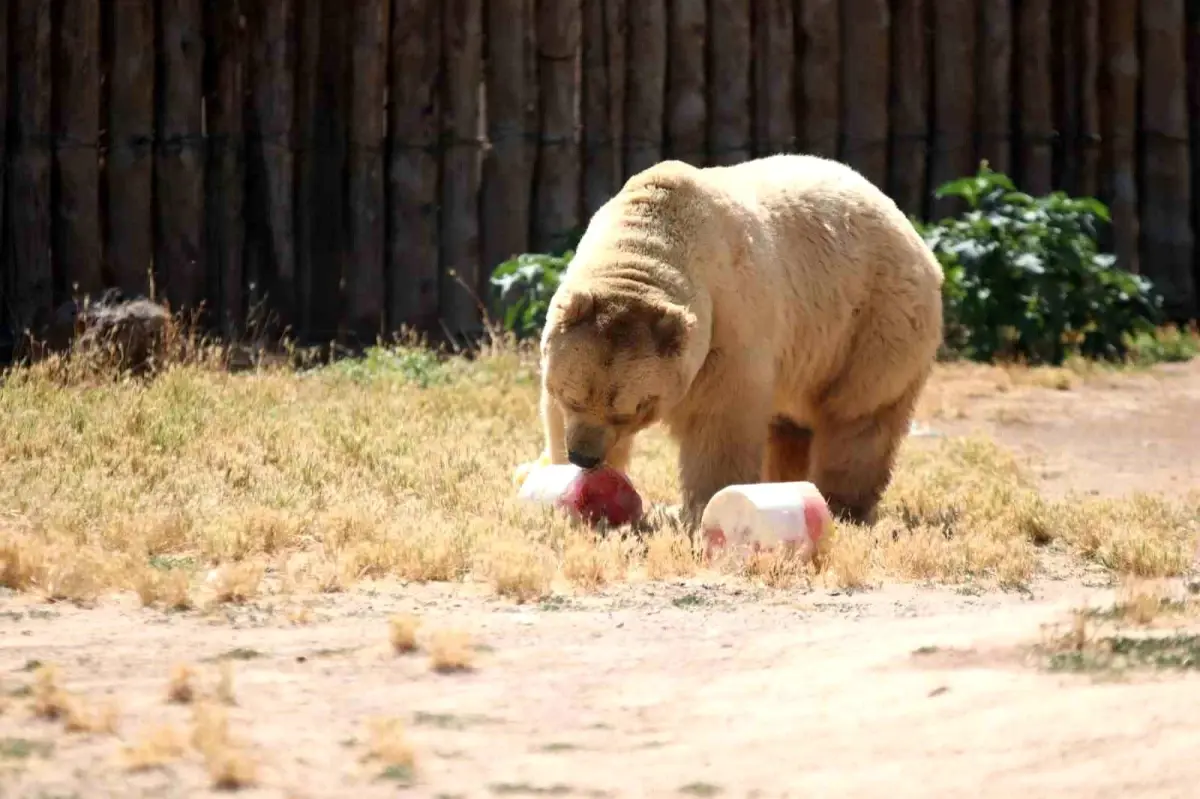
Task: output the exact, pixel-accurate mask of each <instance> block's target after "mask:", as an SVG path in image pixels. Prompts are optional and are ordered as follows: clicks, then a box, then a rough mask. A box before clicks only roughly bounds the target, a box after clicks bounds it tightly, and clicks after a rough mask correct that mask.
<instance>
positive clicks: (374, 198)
mask: <svg viewBox="0 0 1200 799" xmlns="http://www.w3.org/2000/svg"><path fill="white" fill-rule="evenodd" d="M350 8H351V9H352V13H353V15H354V28H353V37H352V49H351V69H350V77H351V91H350V120H349V122H350V133H349V145H350V148H349V159H348V172H349V174H348V176H347V179H348V183H349V190H348V193H349V198H348V201H349V213H350V252H351V259H350V262H349V264H348V265H347V266H348V268H347V269H346V317H347V318H346V327H347V331H348V333H349V334H350V335H351V337H352V338H353V339H354V340H355V344H356V345H359V346H369V345H371V344H374V343H375V341H376V340H377V339H378V338H379V337H381V336H383V335H384V334H385V332H386V331H385V330H384V304H385V301H386V298H387V291H386V288H385V281H384V216H383V215H384V206H383V198H384V187H383V141H384V128H385V121H386V116H385V115H386V113H387V111H386V109H385V108H384V89H385V88H386V86H387V83H386V81H387V44H388V43H387V36H388V21H389V16H388V0H355V2H353V3H352V4H351V6H350Z"/></svg>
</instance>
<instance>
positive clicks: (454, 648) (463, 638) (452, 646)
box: [429, 630, 475, 674]
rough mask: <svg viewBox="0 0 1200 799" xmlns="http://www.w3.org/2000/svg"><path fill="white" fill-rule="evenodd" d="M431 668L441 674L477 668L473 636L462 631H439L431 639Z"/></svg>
mask: <svg viewBox="0 0 1200 799" xmlns="http://www.w3.org/2000/svg"><path fill="white" fill-rule="evenodd" d="M429 667H430V668H431V669H433V670H434V671H436V672H439V673H441V674H450V673H453V672H456V671H471V670H473V669H474V668H475V647H474V646H473V645H472V643H471V636H469V635H467V634H466V633H465V632H462V631H461V630H438V631H437V632H435V633H434V634H433V635H432V636H430V639H429Z"/></svg>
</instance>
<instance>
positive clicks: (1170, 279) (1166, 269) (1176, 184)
mask: <svg viewBox="0 0 1200 799" xmlns="http://www.w3.org/2000/svg"><path fill="white" fill-rule="evenodd" d="M1140 22H1141V36H1142V41H1141V50H1142V54H1143V55H1142V93H1141V94H1142V101H1141V109H1142V114H1141V122H1142V142H1143V148H1142V163H1141V181H1142V207H1141V218H1142V228H1141V232H1142V242H1141V243H1142V266H1143V272H1144V273H1145V274H1146V275H1147V276H1149V277H1150V278H1151V279H1152V280H1154V281H1155V282H1156V283H1157V284H1158V289H1159V291H1161V292H1162V293H1163V297H1164V310H1165V311H1166V312H1167V313H1168V314H1169V315H1170V316H1172V317H1176V318H1182V317H1184V316H1186V315H1188V314H1189V313H1191V312H1193V311H1194V310H1195V307H1196V282H1195V276H1194V275H1193V272H1192V254H1193V252H1192V251H1193V247H1194V244H1195V240H1194V239H1195V234H1194V233H1193V231H1192V226H1191V200H1192V193H1191V173H1192V170H1191V154H1190V152H1189V131H1188V119H1187V58H1186V55H1185V43H1184V27H1185V16H1184V7H1183V0H1157V1H1156V2H1143V3H1142V4H1141V15H1140Z"/></svg>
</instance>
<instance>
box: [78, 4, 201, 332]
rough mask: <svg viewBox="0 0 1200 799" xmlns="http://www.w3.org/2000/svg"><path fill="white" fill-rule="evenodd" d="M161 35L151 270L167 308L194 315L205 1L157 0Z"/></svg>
mask: <svg viewBox="0 0 1200 799" xmlns="http://www.w3.org/2000/svg"><path fill="white" fill-rule="evenodd" d="M93 2H94V0H93ZM159 30H160V31H161V39H162V40H161V42H160V44H159V49H160V53H161V60H160V64H161V71H160V73H159V74H160V77H161V80H162V89H161V91H160V92H158V96H159V101H160V105H159V110H158V118H159V124H158V135H157V136H156V138H155V144H156V147H155V157H156V161H157V162H156V164H155V167H154V177H155V197H154V206H155V215H156V217H157V223H158V231H159V235H158V237H157V239H158V240H157V246H156V248H155V257H154V265H155V272H156V273H157V274H158V275H161V279H162V280H163V282H164V284H165V285H163V286H162V287H161V293H162V294H163V295H165V297H166V299H167V301H168V303H170V306H171V308H172V309H174V310H187V311H188V312H194V311H197V310H199V306H200V303H201V302H202V301H203V300H204V294H205V285H204V280H205V252H204V251H205V247H204V160H205V155H204V154H205V146H204V144H205V143H204V128H203V125H204V121H203V112H202V103H203V100H204V85H203V78H204V44H205V42H204V38H205V37H204V12H203V4H202V0H161V2H160V5H159Z"/></svg>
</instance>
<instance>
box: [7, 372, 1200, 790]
mask: <svg viewBox="0 0 1200 799" xmlns="http://www.w3.org/2000/svg"><path fill="white" fill-rule="evenodd" d="M938 392H941V393H938ZM956 392H957V393H956ZM964 397H965V398H967V399H966V400H964ZM951 400H953V403H952V402H951ZM938 402H943V404H944V405H946V406H949V405H951V404H953V405H954V407H955V408H956V409H957V410H956V412H955V413H954V414H951V416H952V417H954V418H946V417H945V416H941V417H939V416H937V415H935V414H932V413H927V418H926V419H925V421H926V422H927V423H928V424H930V425H932V426H933V428H934V429H935V430H936V431H938V432H939V433H942V434H946V435H960V434H963V433H967V432H970V431H972V430H983V431H986V432H988V433H990V434H992V435H993V436H995V437H996V438H997V439H999V440H1000V441H1002V442H1005V443H1007V444H1009V445H1010V446H1012V447H1014V448H1016V449H1017V450H1018V451H1020V452H1023V453H1025V454H1026V455H1028V456H1029V458H1030V460H1031V464H1033V465H1034V467H1035V468H1036V469H1037V470H1038V471H1037V473H1038V474H1040V475H1041V476H1042V478H1043V480H1044V483H1045V486H1046V489H1047V490H1048V491H1051V492H1055V493H1062V492H1066V491H1072V490H1074V491H1084V492H1098V493H1111V494H1119V493H1124V492H1126V491H1130V490H1140V489H1152V490H1166V491H1174V490H1185V489H1189V488H1196V487H1200V421H1198V420H1200V364H1193V365H1188V366H1185V367H1171V368H1166V369H1163V370H1160V372H1159V374H1158V375H1157V376H1154V377H1146V378H1144V379H1139V380H1136V381H1132V382H1129V381H1125V382H1121V383H1119V384H1116V385H1112V386H1103V385H1100V386H1087V387H1079V388H1076V389H1074V390H1072V391H1054V390H1053V389H1035V388H1012V389H1011V390H1009V391H1005V392H1000V393H998V392H996V391H995V390H994V389H993V390H988V389H987V387H986V386H985V385H981V386H978V387H974V388H972V387H971V386H969V385H965V384H953V385H952V384H946V385H943V386H940V387H938V388H937V390H936V391H935V392H934V394H931V402H930V403H927V405H936V404H937V403H938ZM927 410H928V409H927ZM1050 565H1051V566H1052V567H1053V568H1051V569H1050V572H1051V573H1052V574H1054V575H1056V576H1055V578H1054V579H1045V580H1042V581H1040V582H1039V583H1037V584H1035V585H1034V586H1033V587H1032V590H1030V591H1028V592H1014V593H1000V592H989V593H984V594H981V595H977V594H973V593H971V592H969V591H966V590H965V589H959V590H957V591H956V590H953V589H933V588H923V587H919V586H892V587H884V588H881V589H878V590H874V591H870V592H866V593H856V594H852V595H847V594H840V593H837V592H833V591H829V590H823V589H822V590H814V591H804V590H799V589H797V590H793V591H767V590H757V589H747V588H745V587H741V588H739V587H737V586H734V585H731V584H721V583H705V582H704V581H700V580H695V581H679V582H674V583H667V584H663V583H659V584H654V585H625V586H620V587H613V588H609V589H607V590H605V591H604V592H602V593H601V594H599V595H595V596H589V597H581V598H561V599H559V600H556V601H553V602H546V603H541V604H539V605H529V606H516V605H513V604H512V603H511V602H508V601H505V600H500V599H496V598H493V597H488V596H485V595H484V592H482V591H480V592H478V593H473V592H472V589H470V588H464V587H451V586H444V585H430V586H400V585H397V584H378V585H373V586H370V587H369V588H367V589H363V590H358V591H354V592H352V593H350V594H346V595H339V596H326V597H319V598H314V599H311V600H309V601H308V605H309V613H310V617H309V618H308V619H307V620H303V622H302V623H297V622H296V620H295V619H292V620H289V615H290V613H289V612H288V611H287V610H285V609H284V608H275V609H268V608H264V607H259V608H241V609H236V610H233V609H231V610H226V611H222V612H221V613H220V614H218V615H208V616H206V615H204V614H201V613H199V612H194V613H183V614H164V613H160V612H157V611H146V610H142V609H140V608H138V607H136V603H135V602H134V601H132V599H122V600H120V601H117V600H113V601H109V602H105V603H103V604H102V605H101V606H99V607H96V608H92V609H80V608H74V607H71V606H62V605H53V606H49V605H45V604H39V603H35V602H32V601H30V600H27V599H25V598H22V597H16V596H13V595H3V596H0V694H4V695H12V694H18V695H19V694H20V693H21V691H22V690H23V686H27V685H28V684H29V683H30V677H31V674H30V668H31V665H32V664H33V663H34V662H37V661H40V662H53V663H55V664H57V665H58V666H59V668H60V670H61V674H62V678H63V682H64V685H65V686H66V687H67V688H68V689H70V690H71V691H73V692H75V693H77V694H79V695H80V696H83V697H85V698H86V699H87V700H88V701H90V702H102V701H112V702H114V703H115V704H116V707H117V708H118V711H119V727H118V735H117V736H112V735H104V734H80V733H75V734H69V733H65V732H64V731H63V725H62V724H61V722H60V723H53V722H48V721H42V720H38V719H34V718H31V716H30V712H29V709H28V702H27V701H25V700H23V699H20V698H19V696H18V697H17V698H10V699H9V701H8V705H7V708H6V709H5V710H4V711H3V712H0V797H4V799H7V798H8V797H39V798H41V799H49V797H58V798H59V799H65V797H130V798H131V799H132V798H133V797H176V796H207V795H214V796H215V795H219V794H218V793H216V792H214V791H213V790H212V789H211V788H210V780H209V776H208V773H207V772H206V770H205V768H204V766H203V765H202V763H201V761H200V760H199V757H198V756H197V755H196V754H195V753H194V752H191V753H189V754H187V755H186V756H185V757H184V758H182V759H180V760H176V761H173V762H170V763H168V764H167V765H165V766H163V767H160V768H155V769H150V770H147V771H143V772H130V771H128V770H126V769H124V768H122V765H121V761H120V760H119V754H120V748H121V746H122V745H123V744H129V743H133V742H135V741H136V740H137V739H138V737H139V734H140V733H141V731H142V730H144V729H147V728H148V727H149V725H154V724H159V723H164V722H169V723H172V724H175V725H176V726H177V727H178V728H179V729H180V730H182V731H184V733H185V734H186V733H187V732H188V731H189V730H190V718H191V711H190V709H189V708H187V707H183V706H180V705H176V704H171V703H168V702H167V701H166V686H167V682H168V677H169V673H170V669H171V667H172V666H173V665H174V664H175V663H178V662H188V663H192V664H194V665H195V666H196V668H197V674H198V680H197V684H198V685H199V686H200V687H201V688H202V689H203V690H206V691H207V690H209V689H210V688H211V686H212V685H213V684H215V682H216V680H217V673H218V668H217V665H216V663H215V662H214V660H215V659H217V658H220V657H222V656H225V657H227V658H228V659H229V660H230V662H232V663H233V665H234V694H235V697H236V703H235V704H234V705H232V706H231V707H230V708H229V713H230V720H231V726H232V731H233V734H234V735H235V736H237V737H240V738H241V739H243V741H244V746H245V748H246V751H248V752H250V753H252V754H253V755H254V757H255V758H256V759H257V760H258V762H259V764H260V767H259V772H258V782H259V784H258V786H257V787H252V788H247V789H243V790H242V792H241V793H242V794H244V795H247V796H262V797H296V798H297V799H299V798H300V797H374V796H394V795H406V796H430V797H451V796H463V797H466V796H504V795H512V796H523V795H525V796H533V795H556V796H593V797H599V796H739V797H742V796H744V797H750V796H758V797H775V796H796V797H801V796H803V797H813V796H819V797H826V796H828V797H842V798H847V799H848V798H849V797H880V796H889V797H908V796H913V797H916V796H920V797H964V796H972V797H1013V796H1020V795H1030V796H1056V797H1088V798H1089V799H1096V798H1098V797H1118V796H1121V797H1124V796H1138V797H1184V796H1195V795H1196V791H1197V788H1196V786H1197V785H1200V759H1197V758H1196V757H1195V753H1196V752H1197V751H1200V721H1198V720H1197V717H1196V713H1195V708H1194V703H1192V702H1188V701H1182V700H1183V698H1184V697H1187V696H1190V695H1192V694H1193V692H1195V691H1197V690H1200V684H1198V681H1200V677H1197V676H1188V675H1184V674H1179V673H1167V672H1156V673H1149V674H1140V675H1132V676H1130V675H1126V676H1124V677H1122V678H1120V679H1112V678H1101V677H1097V676H1095V675H1091V676H1089V675H1086V674H1062V673H1053V672H1048V671H1046V670H1045V669H1042V668H1039V666H1038V662H1036V660H1035V659H1034V657H1033V656H1032V655H1031V653H1030V646H1031V645H1033V644H1036V643H1037V642H1038V641H1039V640H1041V638H1042V634H1043V630H1042V625H1043V624H1046V623H1053V622H1060V621H1063V620H1064V619H1066V618H1067V617H1068V615H1069V613H1070V611H1071V610H1072V609H1073V608H1076V607H1078V606H1080V605H1081V604H1083V603H1091V604H1100V603H1102V602H1104V601H1107V600H1110V599H1111V594H1112V592H1111V590H1110V589H1109V588H1107V587H1106V586H1105V585H1104V583H1103V580H1102V579H1101V575H1098V574H1088V573H1085V572H1082V571H1080V570H1079V569H1077V568H1074V567H1071V566H1069V565H1068V564H1066V563H1062V564H1050ZM396 612H413V613H417V614H419V615H420V617H421V618H422V619H423V627H422V634H424V633H425V632H427V631H433V630H436V629H449V628H454V629H459V630H463V631H466V632H467V633H469V634H470V635H471V636H472V639H473V640H474V641H475V642H476V644H477V647H478V652H477V655H476V657H475V661H474V666H475V668H474V669H473V670H471V671H467V672H460V673H452V674H440V673H436V672H434V671H432V670H431V669H430V667H429V658H428V655H427V654H426V653H424V652H418V653H415V654H411V655H403V656H397V655H396V654H394V653H393V651H392V650H391V648H390V645H389V643H388V628H387V619H388V617H389V616H390V615H391V614H393V613H396ZM374 716H397V717H400V718H402V719H403V720H404V721H405V722H406V724H407V736H408V739H409V741H410V742H411V744H412V746H413V749H414V750H415V754H416V763H417V765H416V773H415V779H414V780H412V781H409V780H407V779H406V777H407V775H405V774H404V773H402V772H397V771H396V770H393V771H392V772H390V773H389V774H388V775H386V776H381V771H382V766H381V765H380V764H379V763H376V762H370V761H364V760H363V757H364V754H365V753H366V751H367V742H368V738H369V736H368V728H367V726H366V724H367V720H368V719H370V718H371V717H374Z"/></svg>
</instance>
